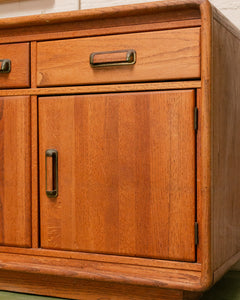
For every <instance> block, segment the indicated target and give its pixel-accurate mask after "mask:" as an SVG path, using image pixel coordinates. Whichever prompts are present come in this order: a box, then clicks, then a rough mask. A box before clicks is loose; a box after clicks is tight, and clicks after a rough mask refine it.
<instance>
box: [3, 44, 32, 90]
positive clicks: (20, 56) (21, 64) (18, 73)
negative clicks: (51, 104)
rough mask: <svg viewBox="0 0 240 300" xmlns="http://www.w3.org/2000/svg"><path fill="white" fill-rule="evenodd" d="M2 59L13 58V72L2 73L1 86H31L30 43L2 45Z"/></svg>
mask: <svg viewBox="0 0 240 300" xmlns="http://www.w3.org/2000/svg"><path fill="white" fill-rule="evenodd" d="M0 59H10V60H11V72H10V73H7V74H0V88H1V89H2V88H19V87H22V88H23V87H29V85H30V78H29V76H30V62H29V44H28V43H22V44H10V45H0Z"/></svg>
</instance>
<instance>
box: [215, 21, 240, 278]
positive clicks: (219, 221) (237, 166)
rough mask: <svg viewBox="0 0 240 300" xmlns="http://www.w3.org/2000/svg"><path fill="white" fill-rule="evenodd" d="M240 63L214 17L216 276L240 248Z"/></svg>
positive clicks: (239, 43)
mask: <svg viewBox="0 0 240 300" xmlns="http://www.w3.org/2000/svg"><path fill="white" fill-rule="evenodd" d="M239 62H240V40H238V39H237V38H236V37H235V36H234V35H233V34H232V33H231V32H229V31H228V30H227V29H226V27H224V26H223V25H221V24H220V23H219V22H218V21H216V20H214V21H213V115H212V117H213V124H212V125H213V145H212V146H213V174H212V176H213V244H214V248H213V259H214V261H213V270H214V271H216V270H220V269H219V268H221V267H222V268H221V269H222V271H221V272H220V273H221V274H220V273H219V271H218V276H221V275H223V274H222V273H223V272H224V271H226V269H227V268H228V267H230V266H231V264H232V263H233V258H234V257H236V256H237V255H238V254H239V251H240V218H239V215H240V184H239V170H240V135H239V131H240V117H239V116H240V84H239V80H240V65H239ZM224 264H225V267H224V268H223V265H224ZM215 276H216V274H215Z"/></svg>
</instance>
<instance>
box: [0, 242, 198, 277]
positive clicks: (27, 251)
mask: <svg viewBox="0 0 240 300" xmlns="http://www.w3.org/2000/svg"><path fill="white" fill-rule="evenodd" d="M1 253H11V254H24V255H30V256H40V257H41V256H45V257H58V258H67V259H77V260H84V261H98V262H104V263H105V262H106V263H115V264H126V265H135V266H145V267H155V268H161V269H176V270H187V271H197V272H200V271H201V264H199V263H191V262H179V261H170V260H157V259H150V258H139V257H128V256H119V255H105V254H96V253H84V252H77V251H61V250H51V249H42V248H24V249H23V248H16V247H7V246H2V247H1Z"/></svg>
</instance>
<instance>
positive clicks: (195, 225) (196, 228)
mask: <svg viewBox="0 0 240 300" xmlns="http://www.w3.org/2000/svg"><path fill="white" fill-rule="evenodd" d="M194 234H195V246H197V245H198V243H199V238H198V222H195V223H194Z"/></svg>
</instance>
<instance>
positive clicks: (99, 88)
mask: <svg viewBox="0 0 240 300" xmlns="http://www.w3.org/2000/svg"><path fill="white" fill-rule="evenodd" d="M200 87H201V81H200V80H193V81H173V82H147V83H133V84H131V83H130V84H128V83H125V84H124V83H122V84H114V85H110V84H108V85H107V84H106V85H91V86H69V87H56V88H31V89H15V90H0V96H19V95H25V96H29V95H30V96H37V95H39V96H41V95H53V96H54V95H61V94H63V95H66V94H68V95H70V94H75V95H78V94H87V93H88V94H95V93H110V92H113V93H116V92H128V91H154V90H185V89H197V88H200Z"/></svg>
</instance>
